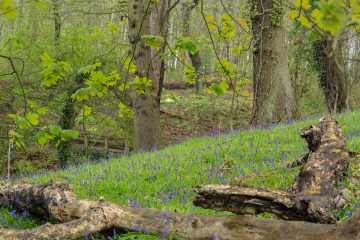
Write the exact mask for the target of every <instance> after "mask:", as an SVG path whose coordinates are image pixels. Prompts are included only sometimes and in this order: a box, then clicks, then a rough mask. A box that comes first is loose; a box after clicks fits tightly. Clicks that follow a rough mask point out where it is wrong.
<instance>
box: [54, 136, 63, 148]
mask: <svg viewBox="0 0 360 240" xmlns="http://www.w3.org/2000/svg"><path fill="white" fill-rule="evenodd" d="M60 142H61V137H55V139H54V141H53V145H54V146H55V147H57V146H59V144H60Z"/></svg>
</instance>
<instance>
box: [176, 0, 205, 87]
mask: <svg viewBox="0 0 360 240" xmlns="http://www.w3.org/2000/svg"><path fill="white" fill-rule="evenodd" d="M198 4H199V0H192V2H186V3H183V4H182V7H181V15H182V22H183V23H182V24H183V37H190V13H191V11H192V10H193V9H194V8H195V7H196V6H197V5H198ZM188 54H189V57H190V59H191V64H192V66H193V67H194V68H195V71H196V72H197V81H196V83H195V89H196V93H200V92H201V91H202V81H201V78H199V73H200V72H201V58H200V52H199V51H197V52H196V53H195V54H191V53H190V52H188Z"/></svg>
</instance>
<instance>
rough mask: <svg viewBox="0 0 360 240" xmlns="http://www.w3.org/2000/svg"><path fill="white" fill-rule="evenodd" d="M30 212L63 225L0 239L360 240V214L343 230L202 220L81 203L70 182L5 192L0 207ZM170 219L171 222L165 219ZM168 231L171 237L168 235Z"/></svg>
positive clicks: (243, 219) (0, 192) (6, 233)
mask: <svg viewBox="0 0 360 240" xmlns="http://www.w3.org/2000/svg"><path fill="white" fill-rule="evenodd" d="M8 204H10V205H11V206H12V207H16V208H20V209H22V208H25V209H27V210H28V211H29V212H31V213H33V214H38V215H40V216H43V215H47V216H49V217H51V218H53V219H55V220H56V221H58V222H59V223H60V224H54V225H51V224H49V223H48V224H45V225H43V226H41V227H38V228H35V229H32V230H11V229H0V239H6V240H15V239H16V240H22V239H32V240H40V239H42V240H44V239H52V240H53V239H61V240H66V239H78V238H81V237H82V236H84V235H85V234H96V233H99V232H100V233H105V232H113V230H114V229H115V230H116V232H118V233H119V232H124V231H135V230H134V229H138V228H139V227H140V228H142V229H145V228H146V230H147V232H148V233H150V234H154V235H158V236H163V237H169V236H170V234H172V236H173V238H174V237H175V236H177V237H179V238H181V239H195V240H205V239H206V240H209V239H215V238H216V237H217V238H219V239H221V240H234V239H236V240H238V239H244V240H247V239H249V240H250V239H251V240H252V239H276V240H282V239H314V240H315V239H316V240H317V239H333V240H336V239H360V212H356V213H355V214H354V215H353V217H352V218H350V219H349V220H347V221H345V222H344V223H341V224H336V225H326V224H315V223H308V222H299V221H291V222H288V221H276V220H270V219H263V218H255V217H248V216H240V215H231V216H217V215H211V216H206V215H196V214H186V213H177V212H168V211H161V210H157V209H153V208H132V207H126V206H119V205H116V204H114V203H112V202H109V201H106V200H105V199H104V198H100V200H98V201H97V200H86V199H78V198H76V195H75V192H74V190H73V188H72V187H71V185H70V184H68V182H63V183H60V182H58V181H56V180H51V181H50V182H49V183H47V184H35V183H31V182H29V181H27V180H22V181H21V182H20V183H18V184H16V185H14V186H11V184H10V183H6V184H3V185H2V186H1V188H0V205H2V206H8ZM165 216H166V218H165ZM164 228H166V229H167V233H166V232H165V229H164Z"/></svg>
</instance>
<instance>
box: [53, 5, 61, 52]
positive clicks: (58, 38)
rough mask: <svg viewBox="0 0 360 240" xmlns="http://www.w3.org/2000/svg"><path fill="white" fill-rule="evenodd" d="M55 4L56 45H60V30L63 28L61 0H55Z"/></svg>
mask: <svg viewBox="0 0 360 240" xmlns="http://www.w3.org/2000/svg"><path fill="white" fill-rule="evenodd" d="M53 4H54V24H55V45H56V46H57V45H59V40H60V30H61V19H60V13H59V11H60V9H59V0H53Z"/></svg>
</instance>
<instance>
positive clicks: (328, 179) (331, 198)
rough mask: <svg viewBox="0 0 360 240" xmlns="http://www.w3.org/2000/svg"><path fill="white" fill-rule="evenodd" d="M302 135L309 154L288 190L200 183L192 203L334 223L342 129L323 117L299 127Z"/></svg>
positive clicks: (343, 159)
mask: <svg viewBox="0 0 360 240" xmlns="http://www.w3.org/2000/svg"><path fill="white" fill-rule="evenodd" d="M301 137H302V138H305V140H306V141H307V143H308V148H309V149H310V151H311V152H312V154H311V156H310V158H309V159H308V161H307V162H306V163H304V164H303V165H302V166H301V171H300V173H299V175H298V176H297V177H296V178H295V180H294V181H293V183H292V184H291V187H290V189H289V190H288V192H284V191H279V190H275V189H268V188H262V187H255V186H245V185H200V186H198V187H196V188H195V192H196V196H195V197H194V198H193V199H192V201H193V203H194V204H195V205H196V206H200V207H203V208H207V209H214V210H221V211H231V212H234V213H236V214H258V213H260V212H264V211H266V212H271V213H274V214H275V215H277V216H278V217H280V218H283V219H286V220H300V221H309V222H320V223H332V224H333V223H336V220H335V219H334V217H333V216H332V214H331V213H332V211H334V209H335V208H336V207H337V206H338V205H339V200H340V196H339V194H338V193H337V192H336V191H335V190H334V187H335V185H336V183H337V181H339V179H340V177H341V173H342V172H343V171H344V169H345V167H346V165H347V164H349V160H350V159H349V154H348V152H347V150H346V143H345V136H344V133H343V131H342V130H341V129H340V128H339V127H338V125H337V121H336V120H335V119H334V118H332V117H324V118H322V119H320V121H319V123H315V124H313V125H311V126H310V127H308V128H304V129H302V132H301ZM295 162H297V163H298V165H300V164H301V162H299V161H298V160H295Z"/></svg>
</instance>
